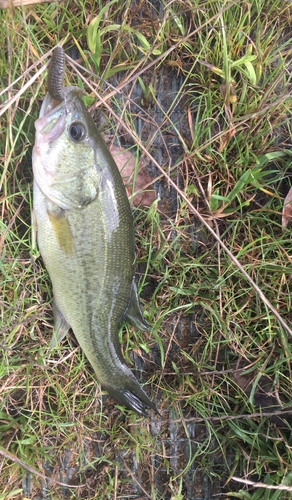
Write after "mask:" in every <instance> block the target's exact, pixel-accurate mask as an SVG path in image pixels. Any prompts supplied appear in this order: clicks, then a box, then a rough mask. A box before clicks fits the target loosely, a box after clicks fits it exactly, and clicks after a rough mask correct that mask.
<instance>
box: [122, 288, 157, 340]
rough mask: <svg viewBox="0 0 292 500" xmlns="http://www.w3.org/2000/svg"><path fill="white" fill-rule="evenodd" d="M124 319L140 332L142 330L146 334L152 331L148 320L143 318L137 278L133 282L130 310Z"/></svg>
mask: <svg viewBox="0 0 292 500" xmlns="http://www.w3.org/2000/svg"><path fill="white" fill-rule="evenodd" d="M124 318H125V319H126V320H127V321H129V323H131V324H132V325H133V326H136V327H137V328H139V330H142V331H144V332H145V331H146V332H150V331H151V326H150V325H149V324H148V323H147V321H146V319H145V318H144V316H143V312H142V309H141V305H140V301H139V297H138V290H137V285H136V282H135V278H134V279H133V281H132V288H131V296H130V300H129V305H128V308H127V310H126V312H125V314H124Z"/></svg>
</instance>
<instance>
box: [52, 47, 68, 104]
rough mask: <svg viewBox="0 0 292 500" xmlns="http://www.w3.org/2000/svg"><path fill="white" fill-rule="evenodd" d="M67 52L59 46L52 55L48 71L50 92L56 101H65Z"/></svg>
mask: <svg viewBox="0 0 292 500" xmlns="http://www.w3.org/2000/svg"><path fill="white" fill-rule="evenodd" d="M64 74H65V52H64V49H63V47H61V46H60V45H58V46H57V47H56V48H55V50H54V52H53V55H52V58H51V62H50V65H49V71H48V91H49V93H50V95H51V97H52V98H53V99H55V100H56V101H63V100H64Z"/></svg>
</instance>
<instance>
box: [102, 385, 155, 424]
mask: <svg viewBox="0 0 292 500" xmlns="http://www.w3.org/2000/svg"><path fill="white" fill-rule="evenodd" d="M127 385H128V387H126V386H124V387H119V388H115V387H113V386H109V385H108V386H104V388H105V389H106V390H107V392H108V393H109V395H110V396H112V397H113V398H114V399H115V400H116V401H117V403H118V404H120V405H122V406H125V407H126V408H128V409H129V410H133V411H135V412H136V413H138V415H141V416H144V417H147V413H146V410H147V409H148V408H151V409H152V410H154V411H155V412H156V413H158V410H157V408H156V406H155V404H154V403H152V402H151V401H150V399H149V398H148V396H147V394H146V393H145V392H144V390H143V389H142V387H141V386H140V385H139V384H138V382H137V380H136V379H134V377H133V379H130V380H129V384H127ZM130 386H131V387H130Z"/></svg>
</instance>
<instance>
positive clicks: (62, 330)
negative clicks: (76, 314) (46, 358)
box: [50, 299, 70, 348]
mask: <svg viewBox="0 0 292 500" xmlns="http://www.w3.org/2000/svg"><path fill="white" fill-rule="evenodd" d="M53 313H54V332H53V336H52V338H51V342H50V347H51V348H53V347H56V346H57V345H58V344H59V343H60V342H61V340H63V338H64V337H65V336H66V334H67V333H68V330H69V328H70V325H68V323H67V321H66V320H65V318H64V316H63V314H62V313H61V311H60V309H59V307H58V305H57V303H56V300H55V299H53Z"/></svg>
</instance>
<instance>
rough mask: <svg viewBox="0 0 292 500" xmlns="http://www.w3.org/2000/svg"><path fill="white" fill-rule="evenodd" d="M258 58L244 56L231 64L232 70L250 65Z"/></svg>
mask: <svg viewBox="0 0 292 500" xmlns="http://www.w3.org/2000/svg"><path fill="white" fill-rule="evenodd" d="M256 58H257V56H243V57H241V58H240V59H238V60H237V61H233V62H231V64H230V68H236V67H237V66H242V65H243V64H246V63H250V62H252V61H254V60H255V59H256Z"/></svg>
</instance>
